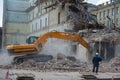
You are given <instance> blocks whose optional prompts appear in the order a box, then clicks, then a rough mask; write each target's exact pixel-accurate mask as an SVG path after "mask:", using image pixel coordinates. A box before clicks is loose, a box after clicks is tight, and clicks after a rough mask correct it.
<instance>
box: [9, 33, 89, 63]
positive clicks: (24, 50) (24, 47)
mask: <svg viewBox="0 0 120 80" xmlns="http://www.w3.org/2000/svg"><path fill="white" fill-rule="evenodd" d="M48 38H58V39H63V40H69V41H73V42H78V43H80V44H81V45H83V46H84V47H85V48H87V49H89V45H88V43H87V42H86V41H85V40H84V39H83V38H82V37H81V36H80V35H79V34H78V33H72V32H58V31H54V32H53V31H52V32H47V33H45V34H43V35H42V36H40V37H35V36H31V37H29V38H28V39H27V40H26V42H27V44H21V45H8V46H7V51H8V53H9V55H11V56H15V58H14V62H16V63H20V62H23V61H24V60H26V59H28V58H31V55H32V56H34V55H36V54H39V53H40V51H41V49H42V48H43V47H44V45H45V43H46V42H47V40H48ZM32 58H33V57H32Z"/></svg>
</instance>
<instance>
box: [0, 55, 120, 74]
mask: <svg viewBox="0 0 120 80" xmlns="http://www.w3.org/2000/svg"><path fill="white" fill-rule="evenodd" d="M0 68H2V69H19V70H20V69H22V70H34V71H63V72H64V71H79V72H92V64H88V63H85V62H80V61H79V60H77V59H76V58H75V57H73V56H69V57H68V56H65V55H63V54H58V55H57V56H56V57H54V58H53V59H52V60H49V61H48V62H35V61H33V60H28V61H25V62H23V63H21V64H9V65H6V66H2V65H1V66H0ZM99 71H100V72H102V73H105V72H115V73H116V72H117V73H118V72H120V56H119V57H115V58H113V59H111V61H109V62H102V63H101V64H100V70H99Z"/></svg>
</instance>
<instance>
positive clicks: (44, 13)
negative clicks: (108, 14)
mask: <svg viewBox="0 0 120 80" xmlns="http://www.w3.org/2000/svg"><path fill="white" fill-rule="evenodd" d="M4 2H5V5H4V6H5V7H6V8H8V7H9V8H8V10H5V11H4V13H7V16H5V17H4V18H6V19H7V20H5V19H4V28H3V29H4V38H5V39H4V41H5V42H4V46H6V45H8V44H21V43H25V41H26V40H25V39H26V38H27V37H28V36H40V35H42V34H44V33H46V32H48V31H53V30H57V31H69V32H79V33H80V35H82V36H83V37H84V38H85V39H86V40H87V41H88V43H90V42H92V44H90V45H93V46H92V48H93V49H94V46H98V47H97V48H96V49H95V50H93V49H91V50H92V51H91V54H90V53H89V52H87V49H85V48H84V47H82V46H81V45H77V46H76V45H71V43H70V42H68V43H67V42H66V41H63V42H65V43H66V44H64V45H67V46H65V47H69V46H72V48H69V49H74V53H75V54H77V57H78V58H80V60H81V61H89V60H88V59H89V58H91V57H92V55H93V54H94V53H95V51H99V53H100V54H101V55H102V56H103V57H106V56H105V55H106V54H105V53H109V52H108V51H109V50H110V49H103V51H105V50H107V51H106V52H102V51H100V49H101V48H102V46H100V48H99V42H101V44H103V43H102V41H103V39H102V40H96V38H99V36H100V35H101V34H100V35H99V33H98V36H97V37H94V36H93V37H92V33H94V31H93V30H96V29H97V30H102V29H104V28H105V26H104V25H103V24H99V23H98V22H97V19H96V15H93V14H91V13H90V12H89V10H91V9H94V8H97V7H96V6H95V5H92V4H88V3H86V2H84V0H26V1H25V3H23V2H22V0H19V1H18V0H5V1H4ZM12 3H15V4H17V5H15V6H18V7H15V6H14V5H13V4H12ZM20 5H23V6H20ZM13 7H14V8H13ZM13 15H14V16H13ZM98 32H99V31H98ZM104 32H105V31H104ZM96 33H97V32H96ZM18 36H20V37H21V38H18ZM106 36H107V35H106ZM106 36H105V37H106ZM90 37H91V38H90ZM93 38H95V39H93ZM107 39H109V38H107ZM55 41H56V42H57V41H58V40H55ZM110 43H111V41H110V42H109V41H108V43H106V45H107V44H108V45H109V44H110ZM68 44H69V45H68ZM108 45H107V46H108ZM107 46H106V47H107ZM113 47H114V46H113ZM65 49H66V48H65ZM112 49H113V48H112ZM66 50H67V49H66ZM112 51H113V53H114V52H115V50H112ZM48 54H49V53H48ZM103 54H105V55H103ZM112 57H113V56H112ZM112 57H111V58H112ZM111 58H110V59H111ZM105 59H107V58H105Z"/></svg>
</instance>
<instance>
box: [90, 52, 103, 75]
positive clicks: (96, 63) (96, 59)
mask: <svg viewBox="0 0 120 80" xmlns="http://www.w3.org/2000/svg"><path fill="white" fill-rule="evenodd" d="M101 61H102V58H101V57H100V56H99V54H98V53H96V54H95V56H94V57H93V59H92V62H93V72H96V74H98V70H99V62H101Z"/></svg>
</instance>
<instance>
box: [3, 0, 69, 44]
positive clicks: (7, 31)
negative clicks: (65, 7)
mask: <svg viewBox="0 0 120 80" xmlns="http://www.w3.org/2000/svg"><path fill="white" fill-rule="evenodd" d="M53 4H54V1H52V0H50V1H49V0H48V1H43V2H42V0H41V1H40V2H39V0H4V17H3V26H4V28H3V30H4V32H3V33H4V42H3V44H4V46H6V45H9V44H23V43H26V42H25V41H26V38H27V37H28V36H31V35H32V36H33V35H34V36H40V35H41V34H43V33H45V32H48V31H52V30H58V31H64V29H66V28H67V26H68V25H67V24H66V14H65V12H64V11H61V12H60V9H59V8H57V7H55V6H52V7H50V6H51V5H53Z"/></svg>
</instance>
